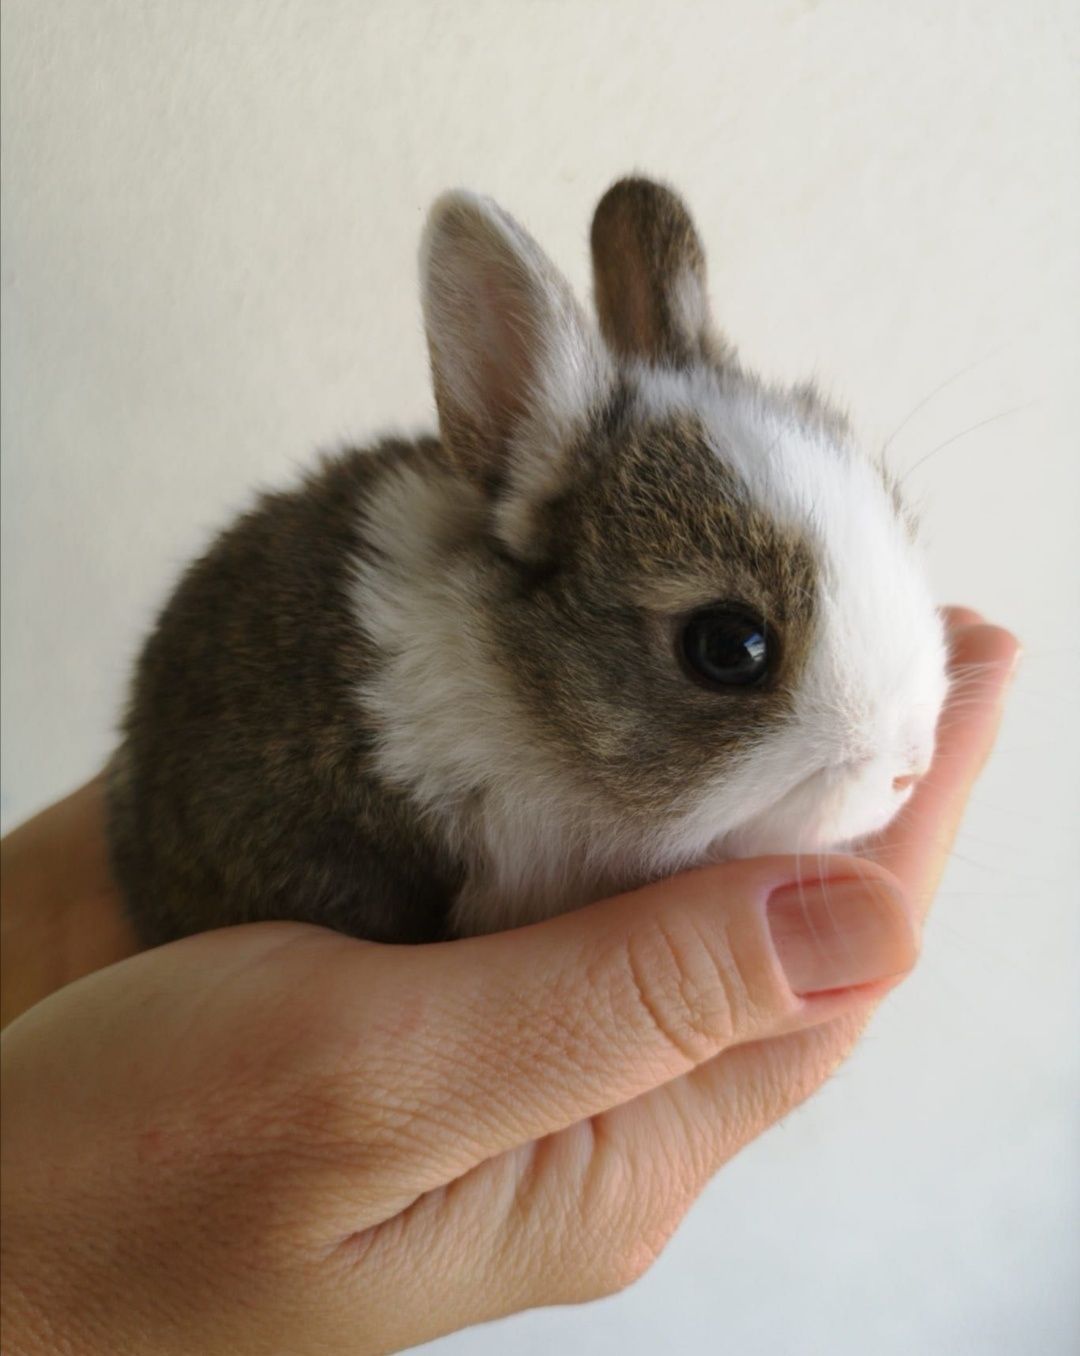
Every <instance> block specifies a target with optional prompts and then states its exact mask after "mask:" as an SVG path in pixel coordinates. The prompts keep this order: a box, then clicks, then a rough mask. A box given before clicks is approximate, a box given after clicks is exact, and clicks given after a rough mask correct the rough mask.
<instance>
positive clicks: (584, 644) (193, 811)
mask: <svg viewBox="0 0 1080 1356" xmlns="http://www.w3.org/2000/svg"><path fill="white" fill-rule="evenodd" d="M592 251H593V260H594V268H595V293H596V306H597V311H598V314H599V320H600V333H599V334H598V333H597V332H596V330H595V329H594V327H593V325H592V324H591V323H590V321H589V320H588V319H587V318H586V316H585V315H584V314H583V312H582V310H581V309H580V307H579V306H578V304H577V302H576V301H575V299H574V297H573V295H572V293H571V291H570V288H569V286H568V285H567V283H566V282H565V281H564V279H563V278H562V277H561V276H560V275H559V273H558V271H557V270H556V269H555V268H554V266H553V265H552V264H551V262H550V261H549V260H548V259H547V257H546V256H545V255H544V254H543V252H542V251H541V250H540V248H539V247H538V246H537V244H536V243H535V242H534V241H533V240H532V238H531V237H530V236H529V235H528V234H527V233H526V232H525V231H524V230H522V228H521V227H520V226H518V225H517V223H516V222H514V221H513V220H512V219H511V218H510V217H509V216H507V215H506V214H505V213H504V212H503V211H501V210H500V209H499V208H498V207H497V206H496V205H495V204H494V203H492V202H491V201H489V200H488V199H485V198H480V197H476V196H474V195H472V194H469V193H464V192H454V193H449V194H447V195H446V196H445V197H443V198H441V199H439V201H438V202H436V204H435V205H434V207H433V208H432V210H431V214H430V217H429V221H428V225H427V229H426V232H425V234H424V239H423V245H422V251H421V274H422V295H423V308H424V317H425V322H426V328H427V336H428V343H429V346H430V352H431V367H432V373H433V376H434V385H435V397H436V402H437V405H438V412H439V438H438V439H435V438H429V439H421V440H420V441H416V442H404V441H396V440H390V441H386V442H383V443H380V444H378V445H377V446H375V447H372V448H370V449H366V450H362V451H350V452H346V453H343V454H342V455H340V456H336V457H333V458H331V459H329V460H326V461H325V462H324V463H323V464H322V465H321V466H320V467H319V468H318V469H316V470H314V471H313V472H312V473H311V474H310V475H308V477H307V478H306V479H305V480H304V481H303V483H302V484H301V485H300V486H299V487H298V488H296V489H293V490H290V491H287V492H284V493H274V494H268V495H265V496H263V497H262V498H261V499H260V500H259V501H258V503H257V504H256V506H255V507H254V508H253V509H252V510H251V511H250V512H248V513H247V514H245V515H244V516H243V517H241V518H240V519H239V520H238V521H237V522H236V523H234V524H233V525H232V526H231V527H230V528H228V529H227V530H226V531H225V532H224V533H223V535H222V536H221V537H220V538H219V539H218V540H217V542H216V543H215V544H214V545H213V546H212V547H211V548H210V550H209V551H208V552H207V553H206V554H205V555H204V556H203V557H202V559H200V560H199V561H197V562H196V563H195V564H194V565H192V566H191V567H190V568H189V569H188V571H187V573H186V574H185V575H184V577H183V579H182V580H181V582H180V584H179V587H178V588H177V590H176V592H175V593H174V594H173V596H172V598H171V599H170V600H169V602H168V603H167V605H166V607H165V609H164V611H163V612H162V614H161V616H160V618H159V620H158V623H157V626H156V628H155V630H154V632H153V634H152V635H151V636H150V639H149V641H148V643H147V645H146V647H145V650H144V652H143V654H142V656H141V659H140V661H139V664H138V670H137V674H136V678H135V683H134V691H133V695H132V698H131V702H130V707H129V710H128V713H127V717H126V721H125V725H124V740H123V744H122V746H121V748H120V749H119V751H118V753H117V755H116V757H115V759H114V762H113V765H112V767H111V773H110V805H111V833H112V845H113V855H114V861H115V867H116V872H117V876H118V878H119V881H120V883H121V886H122V888H123V890H124V893H125V895H126V897H127V900H128V904H129V906H130V910H131V913H132V916H133V918H134V920H135V922H136V924H137V927H138V930H139V932H140V934H141V936H142V937H143V939H144V940H145V941H147V942H161V941H165V940H167V939H169V938H173V937H177V936H180V935H182V934H185V933H189V932H193V931H197V930H201V929H205V928H209V927H215V926H220V925H223V924H228V923H236V922H242V921H246V920H251V919H260V918H295V919H304V920H308V921H312V922H317V923H322V924H326V925H328V926H330V927H333V928H338V929H341V930H342V931H345V932H349V933H353V934H355V935H358V936H362V937H369V938H374V939H378V940H385V941H422V940H428V939H436V938H443V937H449V936H454V935H460V934H466V933H474V932H483V931H488V930H493V929H497V928H503V927H509V926H513V925H515V924H519V923H524V922H528V921H532V920H535V919H540V918H543V917H545V916H547V915H550V914H554V913H557V912H559V911H561V910H566V909H569V908H573V907H574V906H576V905H579V904H582V903H584V902H587V901H589V900H591V899H595V898H598V897H600V896H602V895H605V894H608V893H611V892H613V891H616V890H619V889H622V888H625V887H629V886H632V885H635V884H638V883H641V882H644V881H647V880H649V879H652V878H655V877H659V876H662V875H666V874H669V873H671V872H673V871H676V870H677V869H679V868H682V867H686V866H688V865H692V864H694V863H700V862H704V861H708V860H717V859H721V858H724V857H730V856H745V855H749V854H756V853H762V852H772V851H778V852H791V851H796V850H798V851H814V850H817V849H823V848H826V847H832V846H839V845H842V844H845V843H848V842H850V841H851V840H853V839H856V838H858V837H860V836H861V835H864V834H867V833H869V832H871V831H873V830H876V829H878V828H880V827H882V826H883V825H884V824H885V823H886V822H887V821H888V820H889V819H891V818H892V816H893V815H894V814H895V813H896V811H897V810H898V809H899V807H900V806H901V805H902V804H903V803H904V801H905V799H906V797H907V796H908V795H909V793H910V786H911V784H912V782H913V780H914V779H915V778H917V777H918V776H919V775H920V774H921V773H922V772H923V771H924V770H925V768H926V767H927V764H928V762H929V759H930V755H931V751H932V746H933V739H934V727H935V723H936V720H937V716H938V712H939V709H940V707H941V703H942V700H943V697H944V693H945V664H944V661H945V653H944V644H943V637H942V630H941V624H940V622H939V619H938V617H937V614H936V612H935V609H934V607H933V604H932V602H931V598H930V595H929V592H928V589H927V585H926V583H925V582H924V578H923V575H922V573H921V570H920V567H919V564H918V562H917V559H916V556H915V553H914V550H913V546H912V542H911V533H910V528H909V523H908V520H907V518H906V516H905V513H904V510H903V507H902V505H901V504H900V502H899V500H898V497H897V494H896V490H895V487H894V486H893V485H891V484H890V483H889V481H888V479H887V477H886V476H885V474H884V473H883V471H882V469H881V468H880V467H879V466H877V465H875V464H874V463H873V462H872V461H871V460H869V459H868V458H866V457H865V456H863V455H861V454H860V452H859V451H858V450H857V449H856V448H855V447H854V446H853V444H852V441H851V439H850V435H849V434H848V431H847V429H846V427H845V424H844V421H843V420H842V418H840V417H839V416H838V415H837V414H836V413H835V412H834V411H832V410H830V409H828V408H827V407H826V406H825V405H824V404H823V403H822V402H821V401H820V400H819V398H818V397H817V396H816V395H815V394H814V393H813V391H812V390H810V389H806V388H799V389H796V390H794V391H792V390H779V389H773V388H770V387H768V386H765V385H763V384H762V383H761V382H760V381H758V380H757V379H756V378H754V377H753V376H751V375H749V374H747V373H746V372H744V371H742V370H741V368H740V367H739V365H738V363H737V361H736V359H735V356H734V354H733V352H732V350H731V349H730V348H729V347H728V346H727V345H726V344H725V343H724V342H723V340H721V339H720V338H719V337H718V336H717V334H716V333H715V331H714V330H713V328H712V323H711V319H710V315H709V307H708V302H707V298H706V290H705V264H704V255H703V252H702V247H701V244H700V241H699V239H698V236H697V234H696V232H695V230H694V227H693V224H692V222H691V220H690V217H689V215H688V213H687V211H686V208H685V207H684V205H683V204H682V202H681V201H680V199H679V198H678V197H676V196H675V195H674V194H673V193H672V192H671V191H670V190H669V189H667V188H664V187H662V186H660V185H658V184H655V183H651V182H648V181H646V180H643V179H625V180H622V181H621V182H619V183H617V184H615V185H614V187H612V188H611V189H610V190H609V191H608V193H607V194H606V195H605V196H604V198H603V199H602V201H601V202H600V204H599V206H598V208H597V210H596V215H595V218H594V220H593V226H592Z"/></svg>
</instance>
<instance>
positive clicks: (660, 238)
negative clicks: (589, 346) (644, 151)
mask: <svg viewBox="0 0 1080 1356" xmlns="http://www.w3.org/2000/svg"><path fill="white" fill-rule="evenodd" d="M591 243H592V257H593V285H594V292H595V297H596V310H597V314H598V315H599V317H600V328H601V330H602V332H603V335H604V338H605V339H606V340H607V342H608V344H609V345H610V346H611V348H612V350H613V351H614V352H615V353H617V354H618V355H619V357H621V358H631V359H637V360H640V361H643V362H647V363H651V364H653V365H656V366H669V367H686V366H688V365H690V364H691V363H695V362H701V361H706V362H717V361H722V360H724V359H725V358H728V357H730V356H731V355H730V354H728V353H727V351H726V349H725V345H724V344H723V342H722V340H720V339H719V337H718V336H717V335H716V334H715V332H714V330H713V324H712V317H711V315H710V313H709V298H708V294H707V292H706V285H705V250H704V248H703V246H702V244H701V240H700V238H699V237H698V233H697V231H696V229H695V228H694V223H693V220H692V219H691V217H690V213H689V211H688V210H687V208H686V204H685V203H684V202H683V200H682V199H681V198H680V197H679V196H678V194H677V193H674V192H672V190H671V189H670V188H665V187H664V185H663V184H657V183H654V182H653V181H652V180H650V179H638V178H631V179H620V180H619V181H618V183H615V184H612V186H611V188H609V189H608V191H607V192H606V193H605V194H604V196H603V197H602V198H601V199H600V202H599V203H598V205H597V208H596V212H595V214H594V215H593V223H592V235H591Z"/></svg>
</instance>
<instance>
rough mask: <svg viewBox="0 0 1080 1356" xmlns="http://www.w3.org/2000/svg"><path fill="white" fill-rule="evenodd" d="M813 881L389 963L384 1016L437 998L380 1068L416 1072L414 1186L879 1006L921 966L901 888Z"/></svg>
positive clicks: (778, 879) (824, 861) (844, 863)
mask: <svg viewBox="0 0 1080 1356" xmlns="http://www.w3.org/2000/svg"><path fill="white" fill-rule="evenodd" d="M807 867H808V863H807V862H806V861H805V860H800V859H796V858H794V857H765V858H757V859H753V860H747V861H738V862H729V863H725V864H723V865H721V866H715V867H709V868H706V869H704V870H699V871H694V872H689V873H686V874H684V875H681V876H677V877H675V878H673V879H671V880H668V881H663V882H659V883H657V884H655V885H650V886H648V887H646V888H644V889H642V890H638V891H635V892H634V893H632V894H627V895H622V896H620V897H618V898H614V899H609V900H605V901H603V902H601V903H599V904H593V905H590V906H589V907H587V908H583V909H581V910H579V911H577V912H575V913H571V914H566V915H563V916H561V917H559V918H553V919H551V920H549V921H547V922H544V923H540V924H537V925H535V926H532V927H526V928H520V929H517V930H515V931H512V932H505V933H499V934H495V935H491V936H486V937H476V938H469V939H466V940H462V941H457V942H452V943H447V944H444V945H440V946H431V947H420V948H415V949H412V948H408V949H401V950H398V949H396V948H387V949H386V950H385V951H383V952H382V955H381V956H380V959H379V968H380V970H381V971H382V973H381V975H380V981H382V982H380V983H379V985H378V988H379V989H380V990H381V993H382V998H381V1000H380V1001H381V1003H383V1004H387V1003H389V1004H393V1003H394V1002H395V998H394V992H395V991H397V993H398V994H399V999H398V1000H397V1001H399V1002H401V1003H405V1002H407V1001H408V999H407V997H406V995H409V994H412V995H415V994H417V993H420V994H423V1008H424V1018H423V1022H422V1024H421V1026H420V1027H419V1028H418V1026H417V1024H416V1023H413V1022H409V1023H401V1024H399V1027H398V1030H399V1031H400V1032H401V1033H402V1034H401V1036H400V1037H398V1036H396V1035H395V1034H394V1033H385V1034H384V1037H383V1042H384V1043H383V1044H382V1048H381V1049H380V1051H379V1060H380V1063H381V1064H383V1065H384V1067H390V1068H395V1069H397V1070H398V1071H401V1070H403V1069H408V1068H409V1067H410V1066H412V1067H413V1068H414V1069H415V1074H416V1076H415V1077H408V1076H406V1077H403V1078H401V1079H400V1080H398V1083H397V1086H398V1088H402V1087H404V1088H411V1089H412V1093H411V1098H412V1100H413V1105H412V1106H411V1107H410V1108H409V1113H410V1114H409V1124H410V1129H411V1131H412V1133H411V1134H410V1136H409V1142H408V1144H407V1145H403V1147H402V1153H403V1154H407V1157H408V1160H409V1165H410V1168H411V1170H412V1171H413V1172H415V1171H416V1169H417V1167H418V1166H419V1161H418V1160H420V1161H426V1162H427V1165H428V1167H430V1169H431V1172H432V1177H431V1179H430V1182H429V1185H433V1184H435V1183H436V1182H438V1181H446V1180H449V1179H450V1178H451V1177H454V1176H458V1175H460V1174H461V1173H463V1172H465V1171H467V1170H468V1169H469V1168H470V1167H472V1166H473V1165H474V1164H476V1163H478V1162H480V1161H482V1160H483V1159H486V1158H489V1157H491V1156H492V1155H493V1154H497V1153H500V1152H503V1151H504V1150H507V1149H510V1148H512V1147H514V1146H516V1145H518V1144H522V1143H525V1142H527V1141H530V1140H534V1139H539V1138H541V1137H543V1136H545V1135H548V1134H552V1133H554V1132H556V1131H558V1130H561V1129H564V1128H565V1127H566V1126H568V1125H571V1124H574V1123H575V1122H578V1121H581V1120H584V1119H586V1118H588V1117H590V1116H594V1115H597V1114H598V1113H600V1112H602V1111H607V1110H609V1109H610V1108H612V1107H614V1106H617V1105H620V1104H622V1103H623V1102H626V1101H629V1100H630V1099H631V1098H634V1097H637V1096H639V1095H640V1094H642V1093H644V1092H647V1091H649V1090H650V1089H652V1088H655V1087H658V1086H659V1085H660V1084H662V1083H666V1082H668V1081H669V1080H670V1079H673V1078H676V1077H678V1076H679V1075H681V1074H684V1073H686V1072H687V1071H688V1070H689V1069H692V1068H694V1067H695V1066H696V1065H699V1064H701V1063H703V1062H704V1061H706V1060H709V1059H711V1058H713V1057H714V1056H715V1055H717V1054H719V1053H720V1052H721V1051H723V1050H725V1049H727V1048H728V1047H730V1046H732V1045H737V1044H740V1043H742V1042H746V1041H753V1040H759V1039H761V1038H763V1037H767V1036H772V1035H777V1034H779V1033H781V1032H785V1031H790V1030H794V1029H798V1028H800V1027H806V1026H811V1025H814V1024H816V1023H818V1022H821V1021H825V1020H828V1019H830V1018H832V1017H835V1016H837V1015H838V1014H839V1013H841V1012H843V1011H845V1010H850V1009H852V1008H856V1007H859V1006H862V1005H865V1004H867V1003H868V1002H870V1001H872V1000H874V999H876V998H879V997H880V996H881V994H882V993H883V992H884V990H885V988H887V987H888V981H890V980H894V979H895V978H897V977H898V976H900V975H902V974H904V973H905V972H906V971H907V970H908V969H910V967H911V966H912V964H913V963H914V960H915V956H916V951H917V943H916V936H915V929H914V925H913V923H912V917H911V912H910V910H909V908H908V907H907V904H906V903H905V900H904V897H903V895H902V892H901V888H900V886H899V884H898V883H897V881H896V880H895V879H894V878H893V877H892V876H890V875H889V874H888V872H886V871H885V870H883V869H882V868H880V867H877V866H874V865H872V864H871V863H869V862H866V861H862V860H860V859H857V858H851V857H839V856H832V857H822V858H819V859H816V860H815V862H814V870H812V871H811V872H809V873H808V872H807ZM384 966H390V967H391V969H390V972H389V973H388V972H387V970H386V969H385V968H383V967H384ZM383 982H386V983H388V985H389V992H388V991H387V989H386V988H384V987H383ZM399 985H402V986H404V988H402V989H398V986H399ZM368 996H369V997H370V996H371V994H370V990H369V992H368ZM395 1041H399V1044H397V1047H396V1048H391V1047H393V1046H394V1044H395ZM356 1072H357V1076H358V1077H359V1078H362V1077H364V1071H363V1070H362V1069H357V1071H356ZM369 1090H370V1085H369ZM400 1109H401V1108H400V1107H399V1110H400ZM424 1176H425V1178H426V1176H427V1174H426V1171H425V1172H424ZM414 1180H415V1178H414Z"/></svg>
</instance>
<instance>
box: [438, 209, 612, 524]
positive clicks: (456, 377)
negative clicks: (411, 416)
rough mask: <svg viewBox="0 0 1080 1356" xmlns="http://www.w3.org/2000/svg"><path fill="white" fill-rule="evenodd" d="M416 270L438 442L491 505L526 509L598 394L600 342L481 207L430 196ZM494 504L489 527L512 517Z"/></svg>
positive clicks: (549, 267) (544, 270)
mask: <svg viewBox="0 0 1080 1356" xmlns="http://www.w3.org/2000/svg"><path fill="white" fill-rule="evenodd" d="M420 270H421V288H422V300H423V308H424V323H425V327H426V329H427V339H428V347H429V350H430V353H431V370H432V376H433V379H434V384H435V402H436V404H437V406H438V410H439V424H440V431H441V433H442V437H443V440H444V442H445V443H446V445H447V447H448V449H449V451H450V453H451V455H452V456H453V458H454V460H455V461H456V463H457V464H458V466H459V467H460V468H461V469H462V470H463V471H464V472H465V473H466V474H467V475H469V476H470V477H471V478H472V479H474V480H475V481H477V482H478V483H480V484H482V485H484V486H485V487H486V488H487V489H488V490H490V491H492V492H494V493H496V494H498V496H499V498H500V500H503V501H506V500H522V499H524V500H526V501H528V504H529V505H530V506H532V507H537V506H538V505H539V504H540V503H541V502H542V501H543V500H544V499H547V498H550V497H551V496H552V495H553V494H554V493H556V492H557V490H558V485H559V480H560V469H561V468H560V464H559V463H560V460H561V453H562V452H563V451H564V450H565V445H566V443H567V441H568V439H570V438H572V437H573V435H574V432H575V430H576V429H578V428H580V427H581V426H582V425H583V423H584V421H585V419H586V417H587V415H588V413H589V411H590V409H592V408H594V407H595V406H596V405H597V403H598V402H600V401H602V400H603V398H604V396H605V394H606V392H607V390H608V389H609V383H610V361H609V359H608V357H607V355H606V353H605V352H604V349H603V345H602V344H601V343H600V340H599V336H598V335H597V334H596V333H595V331H594V330H593V328H592V327H591V326H590V323H589V322H588V321H587V320H586V318H585V316H584V314H583V313H582V310H581V308H580V307H579V306H578V303H577V301H576V300H575V298H574V296H573V293H572V292H571V290H570V286H569V284H568V283H567V282H566V280H565V279H564V278H563V277H562V276H561V275H560V274H559V272H558V270H557V269H556V268H555V266H554V265H553V264H552V263H551V261H550V260H549V259H548V258H547V256H546V255H545V254H544V252H543V250H541V248H540V247H539V245H537V243H536V241H535V240H533V239H532V237H531V236H530V235H529V234H528V233H527V232H526V231H524V230H523V229H522V228H521V227H520V226H519V225H518V224H517V222H516V221H514V220H513V218H512V217H510V216H508V215H507V213H505V212H503V211H502V209H501V208H499V207H498V206H497V205H496V204H495V203H494V202H492V201H491V199H489V198H483V197H479V196H477V195H476V194H472V193H467V192H464V191H461V190H458V191H454V192H450V193H446V194H444V195H443V196H442V197H441V198H439V200H438V201H437V202H436V203H435V205H434V206H433V207H432V209H431V214H430V216H429V218H428V224H427V229H426V231H425V232H424V239H423V243H422V245H421V257H420ZM503 507H505V508H507V510H508V511H507V512H505V513H502V514H500V518H506V519H512V518H513V517H514V514H513V512H512V511H509V505H506V504H505V503H504V505H503ZM521 532H522V533H525V532H526V529H525V527H524V525H521ZM510 535H511V536H514V535H515V532H514V529H513V528H511V529H510ZM507 544H508V545H510V546H511V547H512V549H514V548H515V547H520V548H521V549H524V548H525V543H524V541H522V542H517V543H515V542H509V541H508V543H507Z"/></svg>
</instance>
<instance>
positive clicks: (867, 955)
mask: <svg viewBox="0 0 1080 1356" xmlns="http://www.w3.org/2000/svg"><path fill="white" fill-rule="evenodd" d="M768 918H769V931H770V933H771V934H772V941H773V947H774V948H775V950H776V954H777V956H778V958H779V960H780V964H781V966H782V967H783V970H784V974H785V975H786V976H787V981H788V984H789V985H790V987H791V991H792V992H793V993H795V994H798V995H799V996H800V997H804V998H805V997H806V996H807V995H809V994H815V993H824V992H825V991H826V990H829V989H848V988H852V987H853V986H854V985H856V984H870V983H872V982H873V981H874V980H880V979H889V978H891V977H892V976H893V975H902V974H904V973H905V972H906V971H908V970H910V969H911V966H912V965H913V964H914V962H915V957H916V954H917V947H916V942H915V933H914V929H913V927H912V922H911V914H910V912H909V911H908V907H907V904H906V902H905V900H904V897H903V895H902V894H901V893H900V891H899V890H898V889H897V888H896V887H895V886H893V885H892V884H890V883H889V882H888V881H885V880H879V879H875V880H865V881H864V880H850V879H849V880H833V881H822V880H815V881H807V882H805V883H803V884H800V883H798V882H796V883H795V884H793V885H785V886H781V888H780V889H778V890H774V891H773V893H772V894H771V895H770V896H769V903H768Z"/></svg>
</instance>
